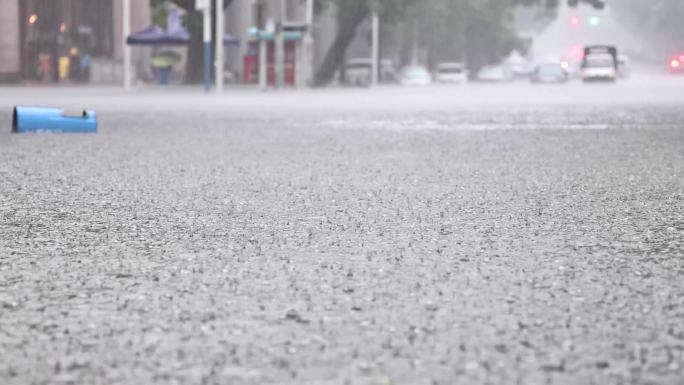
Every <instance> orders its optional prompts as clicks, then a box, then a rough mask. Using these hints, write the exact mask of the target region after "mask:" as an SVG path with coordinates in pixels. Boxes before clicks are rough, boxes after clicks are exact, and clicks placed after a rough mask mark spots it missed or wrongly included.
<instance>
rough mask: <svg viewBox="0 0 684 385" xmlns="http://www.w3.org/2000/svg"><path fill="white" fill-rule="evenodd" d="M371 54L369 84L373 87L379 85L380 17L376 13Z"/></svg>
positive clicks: (376, 12) (374, 12) (374, 14)
mask: <svg viewBox="0 0 684 385" xmlns="http://www.w3.org/2000/svg"><path fill="white" fill-rule="evenodd" d="M372 24H373V26H372V28H373V33H372V35H373V48H372V50H373V54H372V60H373V65H372V70H373V73H372V74H371V84H372V85H373V86H374V87H375V86H377V85H378V84H379V83H380V79H379V78H380V17H379V16H378V11H373V23H372Z"/></svg>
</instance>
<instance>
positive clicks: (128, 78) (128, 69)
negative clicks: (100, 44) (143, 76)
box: [122, 0, 133, 90]
mask: <svg viewBox="0 0 684 385" xmlns="http://www.w3.org/2000/svg"><path fill="white" fill-rule="evenodd" d="M122 30H123V60H124V88H125V89H126V90H130V89H131V88H133V73H132V72H133V69H132V65H131V60H132V55H131V46H130V45H128V43H127V42H126V40H127V39H128V36H130V35H131V0H123V28H122Z"/></svg>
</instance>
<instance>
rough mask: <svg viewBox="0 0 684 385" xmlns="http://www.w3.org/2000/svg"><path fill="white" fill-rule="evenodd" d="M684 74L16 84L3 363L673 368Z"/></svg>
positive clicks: (26, 369)
mask: <svg viewBox="0 0 684 385" xmlns="http://www.w3.org/2000/svg"><path fill="white" fill-rule="evenodd" d="M681 85H684V83H683V82H682V80H681V79H669V78H658V79H656V80H648V81H641V80H639V79H634V80H633V81H629V82H625V83H623V84H618V85H615V86H609V85H606V86H601V85H598V86H590V87H584V86H582V85H581V84H574V83H573V84H569V85H566V86H541V87H534V86H531V85H528V84H511V85H503V86H499V85H470V86H466V87H464V88H459V89H447V88H443V87H441V88H440V87H431V88H417V89H402V88H387V89H378V90H328V91H306V92H302V93H296V92H289V91H286V92H280V93H266V94H263V93H259V92H256V91H250V90H239V91H233V92H228V93H226V95H224V96H222V97H213V96H207V95H202V94H201V93H199V92H196V91H193V90H183V89H175V90H171V91H168V92H165V91H161V90H149V91H140V92H137V93H133V94H126V93H123V92H122V91H118V90H110V89H90V88H85V89H69V90H63V89H60V90H58V91H52V90H43V89H41V90H40V92H39V93H38V92H34V93H32V92H31V89H1V90H0V108H1V109H2V110H1V111H2V112H0V118H2V119H1V120H0V131H1V132H0V382H2V383H3V384H33V383H36V384H37V383H61V384H69V383H73V384H80V383H92V384H98V383H103V384H105V383H106V384H152V383H159V384H162V383H163V384H168V383H177V384H200V383H202V384H225V383H232V384H307V383H309V384H454V383H457V384H461V383H462V384H521V385H530V384H592V383H594V384H616V385H617V384H673V385H674V384H680V383H681V381H682V379H683V378H684V327H683V326H682V325H683V323H682V317H684V259H683V256H684V175H683V174H684V151H683V149H684V129H683V128H682V121H683V118H684V116H683V115H684V108H683V107H684V93H682V92H680V90H681V89H682V88H680V86H681ZM36 94H40V96H36ZM14 104H39V105H60V106H65V107H67V108H70V109H75V108H77V107H80V108H83V107H89V108H94V109H96V110H97V112H98V115H99V118H100V132H99V133H98V134H97V135H71V136H69V135H66V136H60V135H11V134H9V130H10V117H11V106H12V105H14Z"/></svg>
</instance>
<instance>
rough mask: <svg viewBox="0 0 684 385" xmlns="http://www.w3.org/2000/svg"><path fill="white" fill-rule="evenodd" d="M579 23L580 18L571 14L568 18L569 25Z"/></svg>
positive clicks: (574, 25) (575, 25)
mask: <svg viewBox="0 0 684 385" xmlns="http://www.w3.org/2000/svg"><path fill="white" fill-rule="evenodd" d="M580 23H581V20H580V18H579V17H577V16H573V17H571V18H570V25H571V26H573V27H578V26H579V25H580Z"/></svg>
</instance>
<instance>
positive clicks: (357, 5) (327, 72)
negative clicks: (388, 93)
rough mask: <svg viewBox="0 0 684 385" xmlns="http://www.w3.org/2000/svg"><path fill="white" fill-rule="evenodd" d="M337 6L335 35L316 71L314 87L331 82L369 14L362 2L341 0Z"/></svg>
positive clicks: (365, 3)
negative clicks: (357, 31)
mask: <svg viewBox="0 0 684 385" xmlns="http://www.w3.org/2000/svg"><path fill="white" fill-rule="evenodd" d="M338 4H339V5H338V7H339V8H338V9H337V34H336V36H335V40H334V41H333V44H332V45H331V46H330V48H329V49H328V52H327V53H326V54H325V58H324V59H323V63H321V66H320V67H319V68H318V70H317V71H316V78H315V81H314V84H315V85H316V86H324V85H327V84H329V83H330V82H331V81H332V80H333V78H334V76H335V73H336V72H337V70H338V69H339V68H340V66H341V65H342V61H343V60H344V56H345V54H346V53H347V48H349V45H350V44H351V43H352V41H353V40H354V37H355V36H356V30H357V29H358V28H359V25H361V23H362V22H363V21H364V20H365V19H366V18H367V17H368V15H369V14H370V9H369V8H368V4H367V2H366V1H363V0H343V1H340V2H339V3H338Z"/></svg>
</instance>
